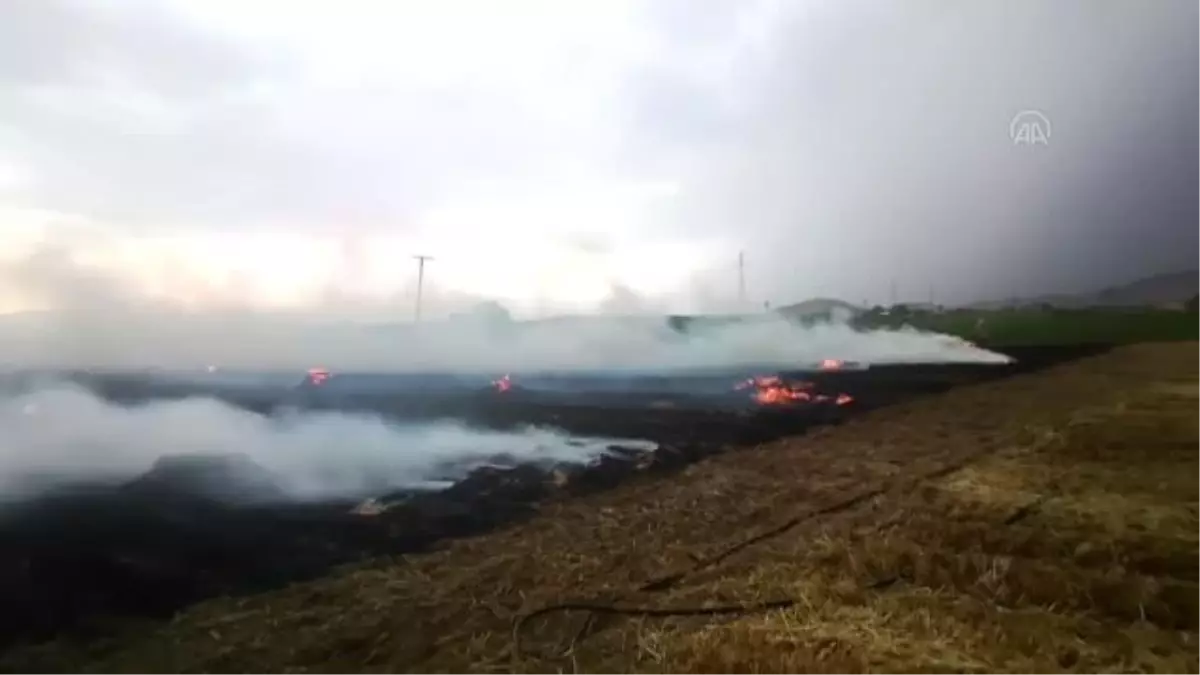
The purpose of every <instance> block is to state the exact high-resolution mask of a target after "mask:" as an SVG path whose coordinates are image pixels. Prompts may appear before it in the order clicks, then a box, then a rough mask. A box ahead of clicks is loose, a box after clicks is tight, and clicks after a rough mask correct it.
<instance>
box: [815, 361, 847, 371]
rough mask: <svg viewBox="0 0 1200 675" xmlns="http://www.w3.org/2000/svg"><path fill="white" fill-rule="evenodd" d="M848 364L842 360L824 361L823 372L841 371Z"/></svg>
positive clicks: (822, 363) (822, 362)
mask: <svg viewBox="0 0 1200 675" xmlns="http://www.w3.org/2000/svg"><path fill="white" fill-rule="evenodd" d="M845 365H846V362H845V361H843V360H841V359H824V360H822V361H821V370H841V369H842V366H845Z"/></svg>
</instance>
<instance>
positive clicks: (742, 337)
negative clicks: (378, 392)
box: [4, 315, 1007, 373]
mask: <svg viewBox="0 0 1200 675" xmlns="http://www.w3.org/2000/svg"><path fill="white" fill-rule="evenodd" d="M29 337H33V338H34V339H26V340H8V341H5V343H4V347H5V351H4V353H5V355H6V357H7V358H8V359H10V362H9V363H10V365H32V366H39V367H64V366H65V367H102V368H141V367H161V368H171V369H199V368H203V367H205V366H206V365H216V366H219V367H220V368H222V369H231V370H232V369H250V370H293V371H300V370H303V369H305V368H309V367H312V366H314V365H322V366H326V367H329V368H332V369H334V370H356V371H361V370H371V371H393V372H405V371H447V372H484V373H495V372H501V373H502V372H508V371H546V370H563V371H573V370H597V369H613V370H639V371H666V370H679V369H687V368H713V367H737V366H742V365H770V366H777V367H780V368H788V367H798V366H803V365H806V364H812V363H816V362H819V361H821V360H822V359H828V358H837V359H845V360H853V361H863V362H868V363H898V362H991V363H1002V362H1005V361H1007V358H1006V357H1004V356H1001V355H999V354H995V353H992V352H989V351H986V350H984V349H980V348H978V347H975V346H973V345H971V344H970V343H968V342H965V341H963V340H960V339H956V338H953V337H950V336H946V335H940V334H936V333H927V332H921V331H917V330H914V329H903V330H876V331H859V330H856V329H854V328H852V327H851V326H849V325H847V324H845V323H826V324H817V325H814V326H798V325H795V324H792V323H789V322H787V321H785V320H783V319H782V318H779V317H777V316H774V315H763V317H762V318H760V319H756V320H750V321H747V322H744V323H738V324H730V325H724V326H714V327H710V328H707V329H699V330H695V331H692V332H688V333H679V332H677V331H674V330H672V329H671V327H670V325H669V323H668V320H667V318H666V317H633V318H621V317H579V318H567V319H561V320H553V321H544V322H522V323H516V322H514V323H502V324H495V323H489V322H481V321H475V320H472V319H460V320H454V321H446V322H438V323H428V324H422V325H420V326H416V327H414V326H411V325H391V326H363V325H355V324H332V323H329V324H324V325H321V324H313V323H308V322H304V321H301V320H295V319H285V318H278V317H276V318H271V317H254V316H249V315H235V316H220V315H194V316H185V315H175V316H170V317H160V319H159V320H152V319H151V318H150V317H145V318H137V319H136V320H134V321H123V320H122V321H113V322H109V321H107V320H101V321H97V322H94V323H92V324H91V325H88V326H87V327H86V328H83V327H81V326H79V325H72V326H70V328H69V329H66V328H65V327H64V328H59V327H57V326H55V325H54V324H53V323H48V324H46V325H45V326H43V327H42V328H41V329H40V330H31V331H29Z"/></svg>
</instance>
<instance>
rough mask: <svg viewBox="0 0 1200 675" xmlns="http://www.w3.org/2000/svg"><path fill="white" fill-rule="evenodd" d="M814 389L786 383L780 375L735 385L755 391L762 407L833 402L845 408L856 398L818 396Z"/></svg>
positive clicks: (806, 383)
mask: <svg viewBox="0 0 1200 675" xmlns="http://www.w3.org/2000/svg"><path fill="white" fill-rule="evenodd" d="M839 364H840V362H839ZM814 387H815V385H814V384H813V383H812V382H786V381H784V379H783V378H781V377H779V376H778V375H759V376H757V377H751V378H750V379H747V380H743V381H742V382H739V383H737V384H736V385H734V389H736V390H739V391H741V390H744V389H753V390H754V394H753V397H754V400H755V401H756V402H757V403H759V404H760V405H786V404H792V403H829V402H833V403H834V405H839V406H843V405H848V404H850V403H853V402H854V397H852V396H850V395H849V394H838V395H837V396H831V395H829V394H818V393H815V392H814V391H813V389H814Z"/></svg>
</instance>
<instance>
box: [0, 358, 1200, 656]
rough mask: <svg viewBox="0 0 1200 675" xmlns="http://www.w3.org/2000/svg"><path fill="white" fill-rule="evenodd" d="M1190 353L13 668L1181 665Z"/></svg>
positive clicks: (1193, 518) (1189, 519) (868, 422)
mask: <svg viewBox="0 0 1200 675" xmlns="http://www.w3.org/2000/svg"><path fill="white" fill-rule="evenodd" d="M1197 369H1198V368H1197V345H1196V344H1195V343H1174V344H1145V345H1135V346H1129V347H1122V348H1119V349H1116V350H1114V351H1111V352H1108V353H1104V354H1100V355H1097V356H1091V357H1088V358H1085V359H1082V360H1079V361H1075V362H1071V363H1066V364H1063V365H1059V366H1055V367H1053V368H1050V369H1048V370H1044V371H1041V372H1034V373H1028V374H1024V375H1018V376H1015V377H1012V378H1009V379H1004V380H997V381H990V382H983V383H979V384H974V385H968V386H964V387H960V388H956V389H951V390H949V391H946V392H943V393H940V394H935V395H933V396H930V397H927V398H924V399H920V400H914V401H910V402H905V403H899V404H897V405H894V406H891V407H886V408H881V409H878V410H875V411H872V412H870V413H869V414H865V415H863V416H860V417H856V418H853V419H850V420H849V421H848V422H846V423H845V424H843V425H841V426H839V427H837V428H827V429H824V430H819V431H816V432H813V433H810V434H808V435H806V436H799V437H792V438H786V439H781V440H777V441H772V442H768V443H764V444H761V445H759V446H757V447H753V448H749V449H743V450H738V451H735V452H729V453H724V454H717V455H714V456H711V457H708V458H706V459H704V460H703V461H700V462H699V463H696V464H693V465H691V466H689V467H687V468H686V469H684V470H683V471H682V472H681V473H678V474H675V475H673V476H670V477H654V476H638V477H634V478H632V479H630V480H628V481H627V482H625V483H623V484H622V485H620V486H618V487H616V488H614V489H611V490H607V491H603V492H599V493H595V494H591V495H586V496H582V497H574V498H570V499H558V500H550V501H549V502H547V503H544V504H542V505H541V507H540V508H539V511H538V513H537V514H536V515H534V516H533V517H532V518H530V519H529V520H526V521H525V522H522V523H519V524H516V525H513V526H510V527H508V528H507V529H502V530H498V531H494V532H491V533H489V534H484V535H482V536H477V537H474V538H468V539H460V540H456V541H451V542H447V543H445V544H443V545H442V546H440V547H439V548H437V549H436V550H434V551H431V552H428V553H422V554H417V555H403V556H394V557H391V558H381V559H377V560H374V561H372V562H370V563H368V564H360V565H356V566H350V567H345V568H342V569H340V570H337V571H336V572H334V573H332V574H330V575H328V576H326V577H325V578H321V579H317V580H313V581H308V582H304V583H297V584H293V585H291V586H289V587H287V588H283V589H279V590H275V591H270V592H266V593H261V594H258V595H252V596H243V597H226V598H218V599H214V600H210V601H207V602H204V603H201V604H198V605H196V606H194V607H192V608H190V609H188V610H186V611H184V612H182V613H181V614H180V615H179V616H178V617H176V618H175V619H174V620H173V621H170V622H166V623H161V624H150V625H143V624H136V625H133V626H131V627H130V628H129V630H128V631H126V632H123V633H119V634H118V635H117V636H116V637H114V638H112V639H109V640H104V641H94V642H92V643H90V644H76V643H72V642H69V641H66V640H62V641H58V642H51V643H48V644H46V645H43V646H39V647H27V648H23V649H16V650H13V651H10V652H9V653H8V654H7V655H6V656H5V657H4V660H3V661H0V667H2V668H3V669H5V670H9V669H14V670H15V669H22V668H28V669H31V670H101V671H110V670H119V671H130V670H137V671H148V670H157V671H243V672H244V671H277V672H278V671H288V672H300V671H335V670H336V671H341V672H346V671H350V672H356V671H378V672H388V671H443V670H453V669H462V670H465V671H468V672H476V671H508V670H521V671H529V670H535V671H545V670H580V671H609V672H612V671H618V672H619V671H624V670H630V671H680V672H703V671H717V670H720V671H724V672H728V671H767V672H770V671H776V672H778V671H791V672H803V671H837V672H845V671H856V670H873V671H892V672H895V671H922V672H948V671H956V672H957V671H973V672H986V671H1018V670H1020V671H1026V672H1028V671H1033V672H1039V671H1063V670H1071V671H1084V672H1087V671H1093V672H1094V671H1153V672H1181V671H1183V672H1196V671H1197V669H1198V668H1200V664H1198V663H1197V620H1198V618H1197V614H1198V609H1197V597H1198V589H1197V572H1198V570H1200V562H1198V546H1200V543H1198V538H1197V531H1198V525H1200V517H1198V513H1197V499H1198V497H1200V495H1198V493H1197V471H1198V461H1197V443H1198V441H1197V416H1196V410H1197Z"/></svg>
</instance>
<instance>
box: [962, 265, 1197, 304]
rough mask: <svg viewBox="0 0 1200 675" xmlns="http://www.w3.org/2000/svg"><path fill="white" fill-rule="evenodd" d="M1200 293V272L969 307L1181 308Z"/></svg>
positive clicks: (995, 301) (1166, 275) (1161, 276)
mask: <svg viewBox="0 0 1200 675" xmlns="http://www.w3.org/2000/svg"><path fill="white" fill-rule="evenodd" d="M1198 290H1200V271H1198V270H1186V271H1182V272H1169V273H1165V274H1156V275H1154V276H1150V277H1146V278H1144V279H1139V280H1137V281H1133V282H1130V283H1127V284H1121V285H1117V286H1109V287H1108V288H1103V289H1100V290H1099V291H1096V292H1092V293H1076V294H1065V293H1058V294H1048V295H1039V296H1034V297H1028V298H1009V299H1006V300H990V301H985V302H979V303H975V304H972V305H970V308H971V309H1005V308H1010V307H1021V306H1028V305H1050V306H1052V307H1059V308H1063V309H1078V308H1084V307H1145V306H1156V307H1162V306H1175V305H1180V304H1182V303H1184V302H1186V301H1187V300H1188V298H1191V297H1192V296H1194V295H1196V293H1197V291H1198Z"/></svg>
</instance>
